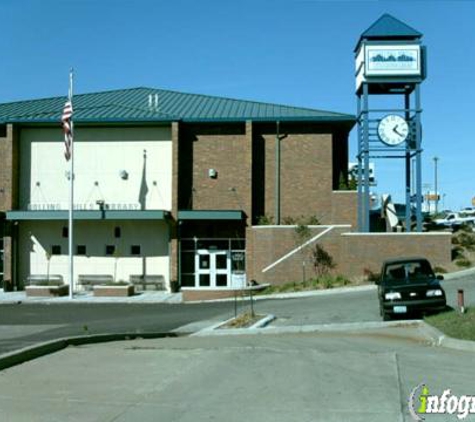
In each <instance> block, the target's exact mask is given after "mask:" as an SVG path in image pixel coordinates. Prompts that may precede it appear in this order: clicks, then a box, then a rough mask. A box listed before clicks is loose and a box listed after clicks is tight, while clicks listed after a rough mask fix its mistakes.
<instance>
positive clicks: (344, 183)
mask: <svg viewBox="0 0 475 422" xmlns="http://www.w3.org/2000/svg"><path fill="white" fill-rule="evenodd" d="M338 190H348V180H346V179H345V176H344V175H343V172H340V179H339V181H338Z"/></svg>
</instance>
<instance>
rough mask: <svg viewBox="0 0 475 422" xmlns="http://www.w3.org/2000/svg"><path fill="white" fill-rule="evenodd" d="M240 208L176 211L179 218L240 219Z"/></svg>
mask: <svg viewBox="0 0 475 422" xmlns="http://www.w3.org/2000/svg"><path fill="white" fill-rule="evenodd" d="M243 218H244V213H243V212H242V211H241V210H186V211H178V219H179V220H242V219H243Z"/></svg>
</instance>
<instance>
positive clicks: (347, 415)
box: [0, 274, 475, 422]
mask: <svg viewBox="0 0 475 422" xmlns="http://www.w3.org/2000/svg"><path fill="white" fill-rule="evenodd" d="M444 287H445V289H446V291H447V296H448V300H449V304H456V297H457V291H458V289H460V288H463V289H464V290H465V295H466V304H467V306H470V305H471V304H473V303H475V300H474V299H475V280H474V277H473V275H472V274H467V275H463V276H462V277H458V278H454V279H449V280H447V281H444ZM293 297H294V298H293V299H289V296H284V298H282V299H273V300H270V299H269V298H259V299H258V300H257V301H256V302H255V303H254V307H255V310H256V311H257V312H258V313H263V314H269V313H272V314H274V315H275V316H276V317H277V318H276V319H275V320H274V321H273V322H272V323H271V324H270V326H268V327H266V328H263V329H255V330H250V331H249V330H248V331H244V334H243V332H241V333H240V334H241V335H227V333H225V335H219V336H216V335H209V334H210V333H209V332H208V333H207V332H206V328H208V331H209V327H210V326H212V325H216V322H218V321H222V320H224V319H227V318H229V317H231V316H232V315H233V313H234V303H233V302H232V301H228V302H214V303H204V304H193V305H183V304H181V305H175V304H163V303H162V304H159V303H155V304H145V303H142V304H131V303H128V304H124V303H109V304H105V303H101V304H94V303H62V304H51V303H49V304H46V303H19V304H10V305H5V304H4V305H0V336H1V339H2V340H1V341H0V353H2V352H4V351H5V346H6V345H7V347H6V349H8V345H10V346H11V347H10V349H9V350H17V349H18V348H19V347H23V346H32V345H34V344H37V343H39V342H43V343H42V344H43V347H44V348H45V350H47V349H48V347H49V346H48V345H49V344H50V343H48V341H49V340H52V339H54V338H58V337H59V336H70V335H81V338H87V337H88V336H91V338H92V337H94V334H100V333H106V332H111V333H114V332H116V333H119V332H120V331H122V332H123V331H127V332H130V333H135V334H137V335H136V336H131V337H129V338H130V340H128V341H121V342H107V343H100V344H88V343H87V341H84V342H80V343H75V344H76V345H75V346H69V347H66V348H64V349H62V350H60V351H57V352H56V353H49V354H45V355H44V356H42V357H39V358H37V359H33V360H30V361H28V362H25V363H22V364H20V365H16V366H13V367H10V368H8V369H4V370H3V371H1V372H0V420H2V421H3V420H5V421H8V422H10V421H11V422H17V421H18V422H23V421H25V422H31V421H32V422H37V421H38V422H42V421H45V422H46V421H47V422H50V421H61V422H62V421H81V422H82V421H100V422H106V421H107V422H112V421H114V422H125V421H180V422H182V421H204V420H207V421H208V420H216V421H221V420H226V421H241V420H249V421H277V422H279V421H293V420H298V421H329V422H332V421H350V422H351V421H368V422H371V421H381V420H384V421H411V420H413V419H412V416H411V415H410V410H411V409H412V408H413V407H415V406H417V405H418V404H419V403H418V402H417V403H415V404H414V406H410V405H409V404H408V403H409V402H408V399H409V397H410V395H411V392H412V391H413V390H414V389H415V388H416V387H417V386H419V385H420V384H421V383H424V384H426V385H427V386H428V387H429V388H430V391H431V393H434V394H436V393H437V394H442V392H443V391H444V390H446V389H448V388H450V389H451V391H452V393H453V394H457V395H475V387H474V385H475V384H474V382H473V379H474V376H475V368H474V366H473V357H474V354H473V353H474V352H473V351H468V350H465V351H464V350H454V349H453V348H447V347H439V346H437V344H438V343H437V341H435V340H434V336H433V335H431V333H428V332H427V331H426V330H424V329H422V328H421V325H420V324H417V323H414V324H413V323H411V322H410V321H407V322H406V321H399V322H396V323H383V322H381V320H380V317H379V314H378V309H377V299H376V291H375V288H374V286H367V287H363V288H360V289H350V290H348V289H346V290H345V289H342V290H336V291H333V292H331V293H329V292H324V293H318V294H311V295H309V296H308V297H305V295H294V296H293ZM247 306H249V304H248V303H247V302H240V303H238V310H244V309H245V308H246V307H247ZM322 327H324V328H322ZM202 329H205V330H204V331H200V330H202ZM154 331H156V332H158V331H162V332H163V331H174V332H177V333H186V334H188V333H192V332H195V334H196V332H199V333H198V334H200V335H195V336H191V337H190V336H186V337H177V338H160V339H141V338H140V337H141V334H145V333H147V332H149V333H152V332H154ZM217 331H218V330H213V331H212V333H213V334H216V332H217ZM251 332H252V335H251ZM234 333H236V331H235V332H234ZM45 341H46V342H45ZM70 344H73V343H70ZM2 347H3V351H2V349H1V348H2ZM61 347H62V346H61ZM55 350H57V349H55ZM14 353H15V352H13V354H14ZM3 356H6V355H5V354H4V355H3ZM1 357H2V356H0V358H1ZM411 403H412V402H411ZM426 416H427V420H429V417H430V419H434V420H444V421H445V420H447V421H449V420H458V419H457V417H456V415H440V416H435V415H426ZM471 418H472V419H471ZM473 419H475V414H473V415H469V416H468V418H467V419H466V420H473Z"/></svg>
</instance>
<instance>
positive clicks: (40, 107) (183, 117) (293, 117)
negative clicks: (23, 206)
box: [0, 88, 355, 123]
mask: <svg viewBox="0 0 475 422" xmlns="http://www.w3.org/2000/svg"><path fill="white" fill-rule="evenodd" d="M150 96H152V97H151V98H152V105H151V106H150ZM155 98H156V99H157V103H158V106H156V107H155V105H154V104H155ZM65 101H66V97H55V98H46V99H39V100H29V101H18V102H12V103H3V104H0V123H57V122H59V121H60V117H61V112H62V109H63V106H64V103H65ZM73 108H74V115H73V120H74V121H75V122H76V123H87V122H90V123H107V122H111V123H112V122H171V121H185V122H241V121H246V120H253V121H277V120H280V121H312V122H313V121H320V122H333V121H340V122H347V123H354V121H355V116H353V115H350V114H341V113H334V112H330V111H323V110H314V109H308V108H299V107H291V106H285V105H279V104H268V103H260V102H254V101H245V100H235V99H230V98H221V97H213V96H208V95H199V94H187V93H182V92H176V91H168V90H163V89H153V88H131V89H122V90H115V91H105V92H97V93H90V94H80V95H75V96H74V98H73Z"/></svg>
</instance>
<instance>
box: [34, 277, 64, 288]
mask: <svg viewBox="0 0 475 422" xmlns="http://www.w3.org/2000/svg"><path fill="white" fill-rule="evenodd" d="M63 284H64V280H63V276H62V275H61V274H49V275H48V274H30V275H29V276H28V277H27V278H26V283H25V285H26V286H61V285H63Z"/></svg>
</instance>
